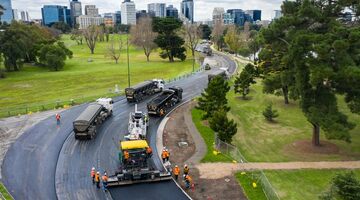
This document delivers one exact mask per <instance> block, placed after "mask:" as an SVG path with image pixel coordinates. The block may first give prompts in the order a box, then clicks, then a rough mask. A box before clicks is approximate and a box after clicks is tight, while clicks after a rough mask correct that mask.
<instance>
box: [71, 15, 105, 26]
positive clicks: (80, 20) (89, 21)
mask: <svg viewBox="0 0 360 200" xmlns="http://www.w3.org/2000/svg"><path fill="white" fill-rule="evenodd" d="M76 23H77V24H78V25H79V29H86V28H87V27H89V26H90V25H97V26H98V25H100V24H103V23H104V18H102V17H100V16H88V15H81V16H78V17H77V18H76Z"/></svg>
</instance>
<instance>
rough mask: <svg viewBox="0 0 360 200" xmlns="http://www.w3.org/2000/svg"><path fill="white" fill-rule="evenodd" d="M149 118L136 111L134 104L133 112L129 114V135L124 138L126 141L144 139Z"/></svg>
mask: <svg viewBox="0 0 360 200" xmlns="http://www.w3.org/2000/svg"><path fill="white" fill-rule="evenodd" d="M148 120H149V117H148V116H147V115H146V114H145V113H143V112H142V111H138V110H137V104H135V112H131V113H130V114H129V125H128V131H129V134H128V135H126V136H125V139H126V140H141V139H146V134H147V128H148V126H149V124H148Z"/></svg>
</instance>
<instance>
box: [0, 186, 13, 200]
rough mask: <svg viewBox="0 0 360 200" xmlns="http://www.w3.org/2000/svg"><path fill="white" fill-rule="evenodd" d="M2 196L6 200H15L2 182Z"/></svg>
mask: <svg viewBox="0 0 360 200" xmlns="http://www.w3.org/2000/svg"><path fill="white" fill-rule="evenodd" d="M0 194H1V195H2V196H3V197H4V198H5V200H12V199H13V198H12V197H11V195H10V194H9V193H8V192H7V190H6V189H5V186H4V185H3V184H2V183H1V182H0Z"/></svg>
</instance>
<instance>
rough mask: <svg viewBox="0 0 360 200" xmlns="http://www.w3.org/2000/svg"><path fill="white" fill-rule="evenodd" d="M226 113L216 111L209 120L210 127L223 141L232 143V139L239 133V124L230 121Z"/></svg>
mask: <svg viewBox="0 0 360 200" xmlns="http://www.w3.org/2000/svg"><path fill="white" fill-rule="evenodd" d="M226 113H227V112H226V111H224V110H219V111H216V112H215V113H214V115H213V116H212V117H211V118H210V119H209V125H210V128H211V129H212V130H213V131H214V132H216V133H217V135H218V137H219V139H220V140H221V141H224V142H227V143H231V141H232V137H233V136H234V135H235V134H236V132H237V124H236V123H235V122H234V120H229V119H228V117H227V115H226Z"/></svg>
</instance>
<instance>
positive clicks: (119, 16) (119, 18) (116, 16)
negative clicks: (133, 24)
mask: <svg viewBox="0 0 360 200" xmlns="http://www.w3.org/2000/svg"><path fill="white" fill-rule="evenodd" d="M115 19H116V20H115V24H116V25H118V24H121V11H116V12H115Z"/></svg>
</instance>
